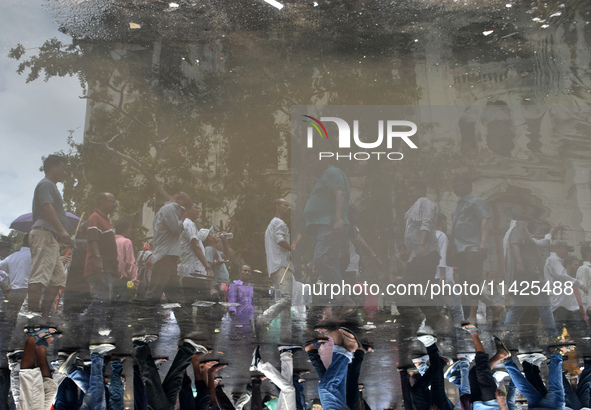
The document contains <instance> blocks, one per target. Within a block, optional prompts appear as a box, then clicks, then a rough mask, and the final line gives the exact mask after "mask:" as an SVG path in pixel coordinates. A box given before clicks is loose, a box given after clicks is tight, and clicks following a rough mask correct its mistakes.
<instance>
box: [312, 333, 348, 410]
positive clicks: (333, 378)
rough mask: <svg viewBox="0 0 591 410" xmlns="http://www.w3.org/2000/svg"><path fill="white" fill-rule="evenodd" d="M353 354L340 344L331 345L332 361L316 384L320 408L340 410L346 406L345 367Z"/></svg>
mask: <svg viewBox="0 0 591 410" xmlns="http://www.w3.org/2000/svg"><path fill="white" fill-rule="evenodd" d="M352 358H353V354H352V353H351V352H348V351H347V350H346V349H345V348H344V347H342V346H337V345H335V346H333V353H332V363H331V364H330V366H328V369H326V373H324V377H322V379H321V380H320V383H319V384H318V395H319V396H320V401H321V403H322V408H323V409H326V410H342V409H343V408H344V407H346V406H347V393H346V388H347V368H348V366H349V363H350V362H351V359H352Z"/></svg>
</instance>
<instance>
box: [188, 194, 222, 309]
mask: <svg viewBox="0 0 591 410" xmlns="http://www.w3.org/2000/svg"><path fill="white" fill-rule="evenodd" d="M199 214H200V212H199V208H198V207H197V204H196V203H193V205H192V206H191V208H189V209H188V210H187V217H186V218H185V220H184V221H183V226H184V231H183V233H182V234H181V248H182V253H181V257H180V262H179V266H178V274H179V276H180V277H181V284H182V286H183V294H184V298H185V303H187V304H191V303H193V302H194V301H195V300H206V301H209V300H215V301H217V299H218V298H217V292H216V291H215V290H214V287H213V269H212V267H211V266H210V265H209V262H208V261H207V259H206V258H205V247H204V246H203V241H202V240H203V239H205V238H206V237H207V235H205V238H204V237H203V235H202V234H201V235H200V233H199V229H197V226H196V225H195V221H196V220H197V219H198V218H199ZM207 233H208V234H209V231H208V232H207ZM214 295H215V298H214V299H212V298H213V297H214Z"/></svg>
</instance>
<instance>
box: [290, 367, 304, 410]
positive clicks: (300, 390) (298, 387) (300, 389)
mask: <svg viewBox="0 0 591 410" xmlns="http://www.w3.org/2000/svg"><path fill="white" fill-rule="evenodd" d="M293 387H295V392H296V409H297V410H304V409H305V408H306V396H305V393H304V386H303V384H302V383H300V375H299V374H294V375H293Z"/></svg>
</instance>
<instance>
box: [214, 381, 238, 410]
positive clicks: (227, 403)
mask: <svg viewBox="0 0 591 410" xmlns="http://www.w3.org/2000/svg"><path fill="white" fill-rule="evenodd" d="M215 400H216V402H217V404H218V407H219V408H220V410H234V403H232V400H230V398H229V397H228V396H227V395H226V393H225V392H224V389H223V388H222V385H221V384H218V385H217V386H215Z"/></svg>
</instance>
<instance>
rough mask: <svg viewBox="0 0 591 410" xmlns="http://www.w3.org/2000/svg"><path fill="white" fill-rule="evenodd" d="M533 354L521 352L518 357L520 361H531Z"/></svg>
mask: <svg viewBox="0 0 591 410" xmlns="http://www.w3.org/2000/svg"><path fill="white" fill-rule="evenodd" d="M531 356H532V355H531V354H530V353H519V354H518V355H517V359H519V363H523V362H528V363H531V362H530V358H531Z"/></svg>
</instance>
